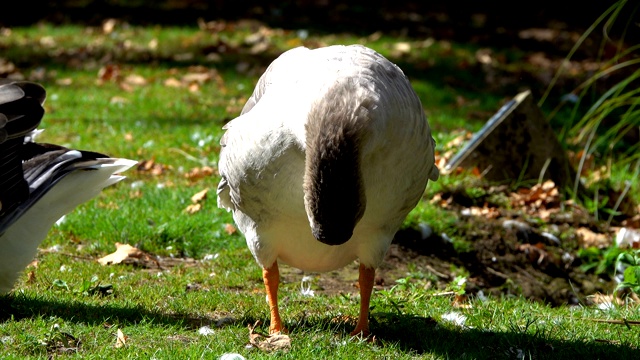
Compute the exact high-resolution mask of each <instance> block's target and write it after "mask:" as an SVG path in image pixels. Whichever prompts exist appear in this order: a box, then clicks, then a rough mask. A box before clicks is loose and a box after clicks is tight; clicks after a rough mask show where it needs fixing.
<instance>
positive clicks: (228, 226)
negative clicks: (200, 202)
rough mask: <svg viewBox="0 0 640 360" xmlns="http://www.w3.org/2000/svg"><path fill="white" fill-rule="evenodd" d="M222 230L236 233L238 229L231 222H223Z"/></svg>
mask: <svg viewBox="0 0 640 360" xmlns="http://www.w3.org/2000/svg"><path fill="white" fill-rule="evenodd" d="M224 231H225V232H226V233H227V234H229V235H233V234H235V233H236V231H238V229H236V227H235V226H233V224H229V223H227V224H224Z"/></svg>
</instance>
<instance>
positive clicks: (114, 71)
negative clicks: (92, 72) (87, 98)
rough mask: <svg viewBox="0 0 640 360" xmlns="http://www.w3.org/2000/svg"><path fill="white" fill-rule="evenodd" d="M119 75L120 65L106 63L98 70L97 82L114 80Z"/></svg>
mask: <svg viewBox="0 0 640 360" xmlns="http://www.w3.org/2000/svg"><path fill="white" fill-rule="evenodd" d="M119 77H120V67H119V66H117V65H106V66H104V67H102V68H100V70H98V84H101V83H104V82H107V81H115V80H117V79H118V78H119Z"/></svg>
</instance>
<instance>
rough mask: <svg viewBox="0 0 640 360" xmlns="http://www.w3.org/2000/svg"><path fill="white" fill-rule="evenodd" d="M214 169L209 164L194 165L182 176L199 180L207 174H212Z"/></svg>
mask: <svg viewBox="0 0 640 360" xmlns="http://www.w3.org/2000/svg"><path fill="white" fill-rule="evenodd" d="M214 172H215V171H214V170H213V168H212V167H210V166H203V167H201V168H200V167H196V168H193V169H191V170H190V171H189V172H188V173H186V174H184V177H185V178H187V179H189V180H193V181H195V180H199V179H202V178H204V177H207V176H211V175H213V173H214Z"/></svg>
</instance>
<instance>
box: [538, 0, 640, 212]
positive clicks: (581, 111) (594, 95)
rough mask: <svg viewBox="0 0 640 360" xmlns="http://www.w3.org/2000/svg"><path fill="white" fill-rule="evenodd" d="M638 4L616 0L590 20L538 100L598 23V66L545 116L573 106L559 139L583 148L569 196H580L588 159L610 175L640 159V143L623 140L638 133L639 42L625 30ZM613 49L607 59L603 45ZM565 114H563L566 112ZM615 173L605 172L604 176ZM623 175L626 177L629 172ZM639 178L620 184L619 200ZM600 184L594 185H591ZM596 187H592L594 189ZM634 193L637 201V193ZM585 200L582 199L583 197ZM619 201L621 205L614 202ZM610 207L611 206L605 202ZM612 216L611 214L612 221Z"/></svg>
mask: <svg viewBox="0 0 640 360" xmlns="http://www.w3.org/2000/svg"><path fill="white" fill-rule="evenodd" d="M639 6H640V4H635V5H633V4H628V1H627V0H618V1H616V2H615V3H614V4H613V5H611V6H610V7H609V8H608V9H607V10H606V11H605V12H604V13H603V14H602V15H601V16H600V17H599V18H598V19H596V21H594V22H593V24H592V25H591V26H590V27H589V28H588V29H587V30H586V31H585V32H584V33H583V34H582V36H581V37H580V38H579V39H578V41H577V42H576V44H575V45H574V47H573V48H572V49H571V51H570V52H569V53H568V55H567V56H566V58H565V60H564V64H563V66H560V68H559V69H558V71H557V72H556V75H555V77H554V78H553V80H552V81H551V83H550V84H549V86H548V88H547V90H546V92H545V94H544V95H543V96H542V98H541V99H540V101H539V105H540V106H542V104H543V103H544V102H545V101H546V99H547V97H548V96H549V94H550V91H551V89H552V88H553V87H554V86H555V84H556V81H557V80H558V78H559V76H560V75H561V74H562V73H563V72H564V71H565V70H566V68H567V67H566V66H564V65H566V64H568V63H569V61H570V60H571V58H572V57H573V55H574V54H575V53H576V51H577V50H578V49H579V48H580V47H581V46H583V45H584V44H585V43H586V40H587V39H588V38H589V36H591V35H592V34H593V33H594V31H595V30H596V29H598V28H600V26H601V27H602V30H603V33H604V36H603V40H602V42H601V44H600V50H599V55H598V59H597V64H599V67H598V69H597V70H596V71H595V72H594V74H593V75H591V76H590V77H589V78H587V79H586V80H585V81H584V82H582V83H581V84H580V85H579V86H577V87H576V88H575V89H574V90H573V91H572V93H571V95H570V96H565V97H564V99H570V100H572V101H568V100H563V101H561V102H560V103H559V104H558V105H557V107H556V108H555V109H554V110H553V111H552V112H551V113H550V114H549V116H548V118H549V119H552V118H554V117H555V116H557V115H558V114H559V110H560V109H565V108H566V107H568V106H569V104H571V103H572V104H573V106H572V107H571V108H570V109H569V112H568V115H567V116H566V118H565V119H562V120H561V122H562V123H563V124H565V128H564V130H563V132H562V134H563V135H562V136H561V140H562V141H563V143H564V144H565V147H570V146H575V147H576V148H577V149H579V150H581V152H580V158H579V163H578V165H577V169H576V170H577V174H578V175H576V178H575V179H574V184H573V188H572V196H573V198H574V200H575V199H577V198H578V195H580V194H579V188H580V184H581V181H582V180H581V174H583V173H584V171H585V170H593V169H586V168H585V167H587V166H588V164H587V163H588V162H587V159H588V158H592V157H593V158H597V159H602V160H604V161H602V162H599V163H596V164H594V165H595V166H597V167H600V166H601V165H603V164H605V165H606V166H607V167H608V168H609V171H608V174H611V169H612V168H616V167H617V168H620V167H622V166H624V165H628V164H632V163H633V162H634V161H636V160H638V159H639V157H640V151H639V150H640V143H638V142H633V141H632V142H629V141H628V140H625V137H627V136H628V135H629V134H631V133H634V132H635V133H640V87H639V86H638V85H639V82H640V68H639V67H638V65H639V64H640V59H639V58H638V53H639V50H640V44H633V45H630V46H627V45H625V43H624V40H625V34H626V33H627V30H628V28H629V27H630V26H637V23H634V22H633V19H634V18H635V16H636V14H637V11H638V8H639ZM623 21H626V22H625V23H624V26H623V30H622V32H621V34H619V39H618V41H617V42H616V40H614V39H612V38H611V35H612V32H613V30H612V29H613V28H614V25H615V24H618V23H620V22H623ZM612 47H615V49H616V52H615V53H614V54H612V55H611V54H608V55H607V57H608V58H605V55H604V54H605V48H607V49H610V48H612ZM605 79H607V81H611V79H617V82H616V83H614V84H613V85H610V86H609V85H607V86H608V87H607V88H606V89H605V90H604V91H603V90H601V88H602V85H601V84H602V82H603V80H605ZM565 114H566V113H565ZM609 177H613V175H610V176H607V178H609ZM627 178H629V177H628V176H627ZM636 178H637V176H635V177H631V179H633V180H632V182H629V183H624V186H621V187H623V188H625V189H626V190H627V191H624V192H623V193H622V194H620V195H619V197H618V198H617V199H619V200H621V199H622V198H624V196H627V195H628V194H632V195H633V194H635V193H637V192H628V188H629V187H631V186H635V187H637V186H638V182H637V179H636ZM595 185H596V186H598V184H595ZM605 185H606V186H607V187H616V184H614V183H612V184H605ZM597 191H598V190H597V189H596V192H597ZM634 196H635V199H634V200H635V201H636V202H638V201H639V200H640V197H638V195H634ZM586 198H590V199H589V201H591V202H595V203H596V204H593V205H595V206H593V205H592V206H591V209H593V212H594V213H595V214H597V211H598V209H602V210H605V211H608V212H609V213H612V212H613V213H615V211H616V210H617V209H615V208H610V209H606V208H601V207H600V206H599V203H600V202H601V200H598V199H597V198H595V199H594V198H593V197H590V196H587V197H586ZM582 199H583V200H585V197H583V198H582ZM618 205H619V204H618ZM609 206H612V205H609ZM612 217H613V214H611V216H610V218H609V222H610V221H611V219H612Z"/></svg>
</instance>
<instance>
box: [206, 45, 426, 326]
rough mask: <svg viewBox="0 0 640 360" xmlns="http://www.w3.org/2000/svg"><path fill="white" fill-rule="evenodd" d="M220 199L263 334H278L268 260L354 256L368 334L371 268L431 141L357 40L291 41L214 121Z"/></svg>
mask: <svg viewBox="0 0 640 360" xmlns="http://www.w3.org/2000/svg"><path fill="white" fill-rule="evenodd" d="M223 130H225V132H224V134H223V136H222V138H221V140H220V145H221V150H220V156H219V161H218V170H219V173H220V175H221V180H220V183H219V185H218V188H217V195H218V199H217V201H218V206H219V207H220V208H223V209H226V210H228V211H231V212H232V214H233V219H234V222H235V223H236V225H237V227H238V229H239V230H240V231H241V232H242V234H243V235H244V236H245V239H246V242H247V245H248V248H249V250H250V251H251V254H252V255H253V257H254V258H255V260H256V262H257V263H258V264H259V265H260V266H261V267H262V275H263V281H264V284H265V288H266V293H267V301H268V303H269V309H270V326H269V332H270V333H271V334H275V333H278V332H285V331H286V329H285V328H284V326H283V322H282V320H281V317H280V314H279V309H278V286H279V282H280V274H279V268H278V264H279V263H282V264H287V265H289V266H292V267H295V268H298V269H301V270H303V271H309V272H326V271H331V270H335V269H339V268H342V267H344V266H346V265H348V264H350V263H353V262H354V261H355V260H356V259H357V260H358V261H359V276H358V285H359V292H360V312H359V316H358V320H357V323H356V327H355V329H354V330H353V332H351V335H352V336H353V335H358V336H365V337H366V336H369V335H370V330H369V322H368V314H369V304H370V298H371V294H372V289H373V285H374V278H375V269H376V268H377V267H379V265H380V264H381V263H382V261H383V258H384V256H385V253H386V252H387V250H388V248H389V246H390V244H391V241H392V239H393V237H394V235H395V233H396V231H397V230H398V229H399V227H400V225H401V224H402V221H403V220H404V218H405V217H406V216H407V214H408V213H409V211H411V210H412V209H413V208H414V207H415V206H416V205H417V203H418V201H419V200H420V198H421V197H422V196H423V194H424V191H425V187H426V185H427V182H428V180H432V181H435V180H437V179H438V176H439V171H438V168H437V167H436V166H435V164H434V146H435V141H434V139H433V138H432V136H431V130H430V128H429V124H428V122H427V119H426V116H425V114H424V109H423V107H422V104H421V102H420V99H419V98H418V96H417V94H416V93H415V91H414V90H413V88H412V87H411V84H410V83H409V80H408V79H407V77H406V76H405V75H404V73H403V72H402V70H401V69H400V68H399V67H398V66H396V65H395V64H393V63H392V62H391V61H389V60H388V59H386V58H385V57H383V56H382V55H381V54H379V53H377V52H376V51H374V50H372V49H370V48H368V47H364V46H361V45H333V46H327V47H321V48H317V49H308V48H306V47H297V48H294V49H291V50H288V51H286V52H284V53H283V54H281V55H280V56H279V57H278V58H276V59H275V60H274V61H273V62H272V63H271V64H270V65H269V66H268V68H267V70H266V71H265V72H264V73H263V74H262V76H261V77H260V79H259V80H258V83H257V84H256V87H255V89H254V91H253V94H252V95H251V97H250V98H249V99H248V100H247V102H246V103H245V105H244V107H243V109H242V111H241V114H240V116H239V117H237V118H235V119H233V120H231V121H230V122H228V123H227V124H226V125H224V126H223Z"/></svg>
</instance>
